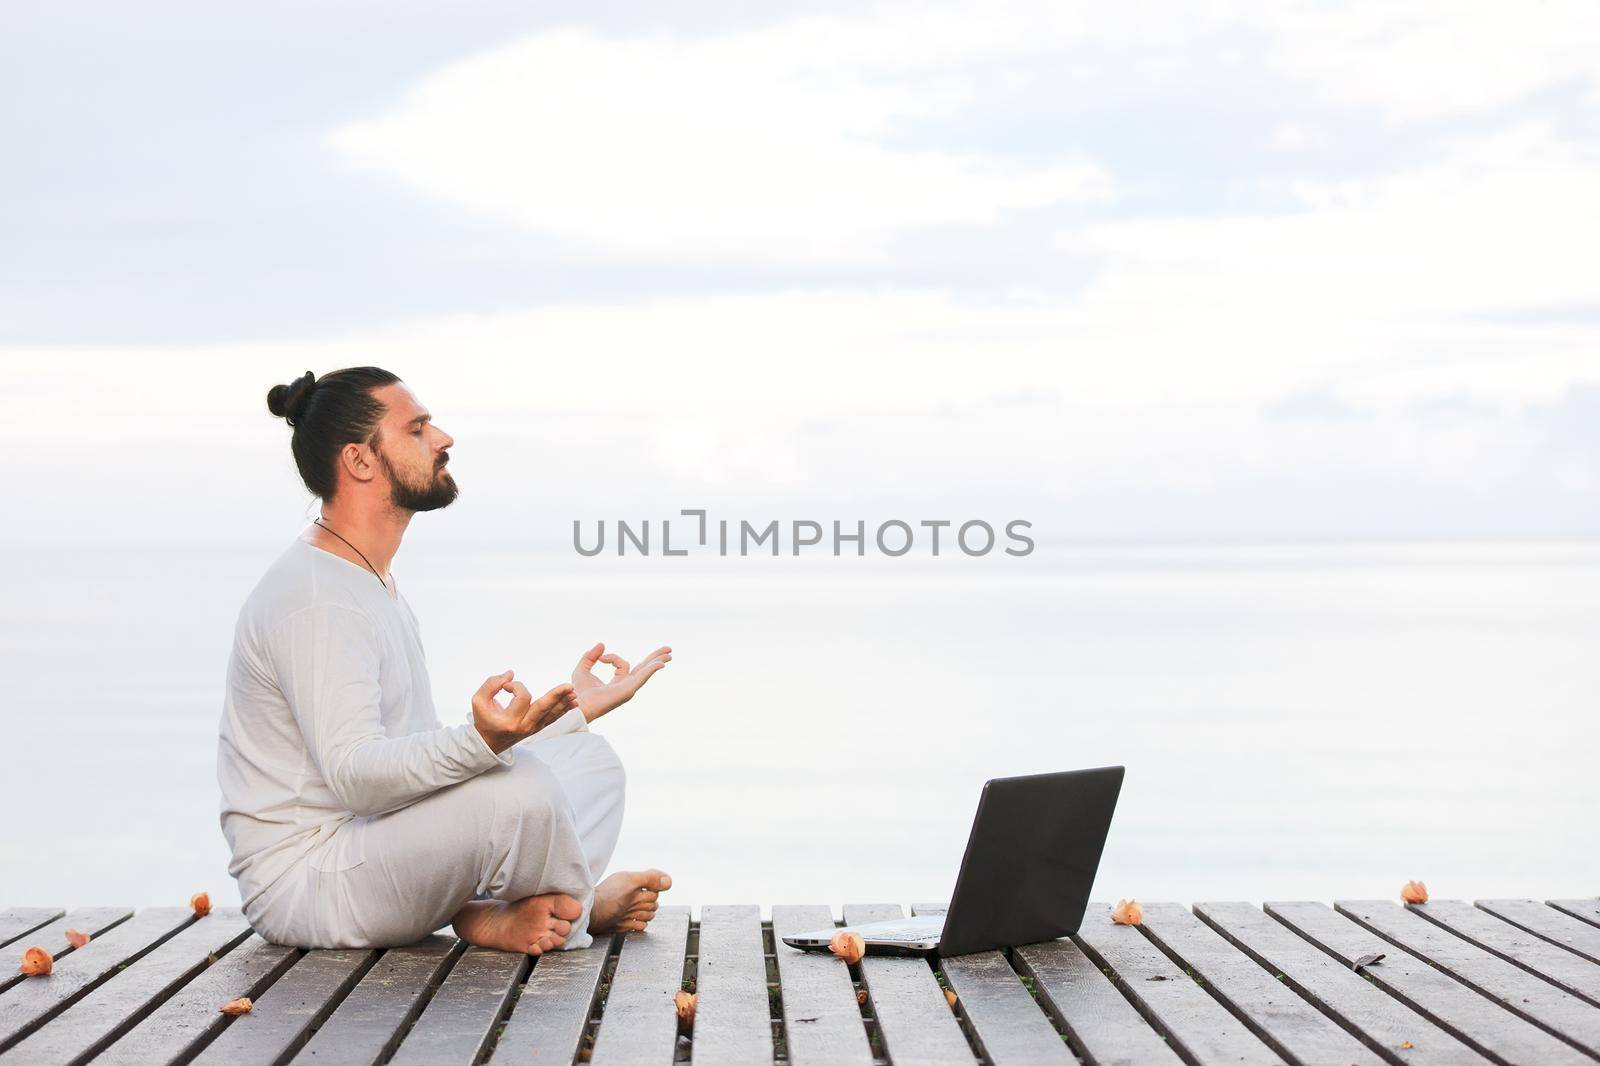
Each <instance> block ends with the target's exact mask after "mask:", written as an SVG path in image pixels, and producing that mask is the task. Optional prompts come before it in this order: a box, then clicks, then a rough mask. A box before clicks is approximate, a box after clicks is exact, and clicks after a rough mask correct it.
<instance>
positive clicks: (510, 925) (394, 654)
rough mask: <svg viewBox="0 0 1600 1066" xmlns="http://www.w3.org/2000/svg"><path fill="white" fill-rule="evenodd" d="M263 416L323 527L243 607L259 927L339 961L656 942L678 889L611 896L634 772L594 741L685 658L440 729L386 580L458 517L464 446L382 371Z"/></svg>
mask: <svg viewBox="0 0 1600 1066" xmlns="http://www.w3.org/2000/svg"><path fill="white" fill-rule="evenodd" d="M267 407H268V409H269V410H271V412H272V413H273V414H275V415H278V416H280V417H282V418H285V419H287V420H288V423H289V425H291V426H292V427H294V437H293V442H292V450H293V452H294V460H295V465H296V466H297V467H298V468H299V471H300V477H301V479H302V480H303V481H304V482H305V483H306V487H307V488H308V489H310V490H311V492H312V493H313V494H314V495H316V496H317V497H319V498H320V500H321V503H322V507H321V514H320V515H319V516H318V518H317V519H316V520H315V522H313V524H312V525H311V526H310V527H308V528H307V529H306V531H305V532H304V533H303V534H301V536H300V537H299V539H297V540H295V541H294V542H293V543H292V544H290V545H289V548H288V550H287V551H285V552H284V553H283V554H282V555H281V556H279V558H278V560H277V561H276V562H275V563H273V564H272V566H271V567H270V568H268V570H267V573H266V576H265V577H263V578H262V579H261V582H260V584H258V585H257V586H256V587H255V590H254V591H253V592H251V593H250V597H249V599H247V600H246V601H245V605H244V609H243V610H242V611H240V613H239V623H238V626H237V628H236V630H235V633H234V642H233V654H232V656H231V657H230V659H229V661H228V679H227V694H226V697H225V700H224V703H223V710H222V727H221V737H220V740H219V743H218V745H217V778H218V781H219V782H220V784H221V786H222V831H223V834H224V835H225V836H226V837H227V838H228V845H229V847H230V848H232V851H233V861H232V863H231V864H230V866H229V873H231V874H232V875H233V876H234V877H235V878H237V879H238V882H239V891H240V895H241V896H242V897H243V900H244V913H245V915H246V917H248V918H249V919H250V924H251V925H252V926H254V927H255V929H256V931H257V932H259V933H260V934H261V935H262V936H264V937H266V938H267V939H269V940H273V941H276V942H278V943H282V944H291V945H295V946H298V947H307V948H311V947H324V948H332V947H390V946H394V945H397V944H407V943H411V942H412V941H415V940H417V939H419V938H420V937H422V936H424V935H426V934H427V933H429V932H432V931H433V930H435V929H438V928H439V927H441V926H443V925H444V924H445V923H446V922H450V923H452V924H453V925H454V926H455V931H456V933H457V934H458V935H459V936H460V937H461V938H462V939H464V940H467V941H469V942H471V943H473V944H478V945H481V946H483V947H489V948H500V949H503V950H507V951H522V952H527V953H529V954H534V955H537V954H539V953H541V952H544V951H550V950H552V949H555V948H580V947H586V946H587V945H588V944H589V943H590V942H591V939H592V937H593V936H594V935H598V934H608V933H611V932H615V931H618V930H636V929H643V928H644V927H645V924H646V923H647V922H649V921H650V919H651V918H652V917H653V916H654V915H655V911H656V897H657V894H658V893H659V892H662V891H664V890H665V889H666V888H668V887H669V886H670V885H671V883H672V881H671V878H669V877H668V876H667V875H666V874H664V873H662V872H661V871H660V870H643V871H629V872H618V873H613V874H612V875H611V876H609V877H606V878H605V879H604V880H601V874H602V873H603V872H604V871H605V868H606V864H607V863H609V862H610V861H611V852H612V849H613V848H615V846H616V843H617V834H618V832H619V831H620V829H621V827H622V798H623V797H622V792H623V772H622V764H621V762H620V761H619V760H618V759H617V756H616V753H615V752H613V751H612V750H611V746H610V745H609V744H607V743H606V741H605V740H604V738H602V737H601V736H600V735H599V734H597V733H593V732H590V731H589V729H588V726H589V723H591V722H593V721H594V720H595V719H596V718H599V717H600V716H601V715H603V714H605V713H606V712H608V711H611V710H614V709H616V708H617V707H618V706H619V705H621V704H623V703H625V702H627V701H628V700H629V699H631V698H632V697H633V695H634V694H635V693H636V692H638V691H639V687H640V686H641V685H643V684H644V683H645V682H646V681H648V680H649V679H650V676H651V675H652V674H654V673H655V672H656V671H657V670H660V669H661V668H662V667H663V666H665V665H666V664H667V663H668V662H670V661H671V659H672V649H671V648H658V649H656V650H655V651H653V652H651V653H650V655H649V656H648V657H647V658H646V659H645V660H644V661H643V662H641V663H640V664H639V665H637V666H630V665H629V664H628V663H627V662H624V661H623V660H622V659H620V658H618V657H617V656H615V655H612V654H609V653H607V652H606V650H605V647H604V645H601V644H596V645H595V646H594V647H593V648H590V649H589V650H588V651H587V652H585V653H584V655H583V658H582V659H581V660H579V662H578V666H577V669H576V670H574V671H573V675H572V683H571V684H563V685H557V686H556V687H555V688H552V689H550V690H549V691H548V692H546V693H544V695H542V696H537V697H536V696H534V695H533V693H531V692H530V691H529V690H528V689H527V687H526V686H524V685H523V683H522V682H521V681H518V680H517V679H516V677H515V675H514V674H513V673H512V671H510V670H507V671H505V672H504V673H500V674H495V675H494V676H492V677H490V678H489V679H488V680H486V681H485V682H484V683H483V685H482V686H481V687H480V688H479V689H478V691H477V692H476V693H474V694H473V696H472V698H471V716H470V719H469V720H466V721H462V722H461V723H460V724H458V725H451V726H445V725H441V724H440V723H439V719H438V717H437V715H436V714H435V713H434V706H433V693H432V691H431V690H430V688H429V684H428V669H427V664H426V662H425V661H424V659H423V653H422V640H421V636H420V634H419V631H418V626H417V618H416V616H415V615H414V614H412V612H411V607H410V606H409V605H408V604H407V603H406V601H405V599H404V598H403V597H402V596H401V595H400V590H399V587H398V586H397V585H396V583H395V580H394V577H393V576H392V575H391V574H390V573H389V564H390V562H391V561H392V560H393V559H394V556H395V553H396V552H397V551H398V550H399V548H400V540H401V538H402V537H403V536H404V535H405V531H406V527H407V526H408V525H409V524H410V522H411V518H412V516H413V515H415V514H416V513H417V512H418V511H432V510H435V509H437V508H440V507H444V506H447V505H448V504H449V503H450V502H451V501H453V500H454V499H455V498H456V493H457V487H456V483H455V479H454V478H452V477H451V475H450V473H449V472H448V471H447V470H446V469H445V466H446V463H447V462H448V461H449V453H448V452H447V451H446V449H448V448H449V447H450V446H451V445H452V444H454V443H455V442H454V441H453V440H452V439H451V438H450V436H449V434H447V433H445V432H444V431H443V430H442V429H440V428H439V427H438V426H436V425H434V424H433V422H432V420H431V418H430V416H429V414H428V411H427V409H426V408H425V407H423V406H422V404H420V403H419V402H418V401H417V398H416V396H415V395H414V394H413V393H412V392H411V390H410V389H409V388H408V387H407V386H406V385H405V384H404V383H403V382H401V381H400V379H399V378H397V377H396V376H395V375H393V374H391V373H389V372H388V371H386V370H380V369H378V368H376V367H356V368H353V369H349V370H339V371H336V372H334V373H332V374H328V375H325V376H324V377H322V378H320V379H318V378H316V377H314V376H313V375H312V374H311V373H310V372H307V373H306V374H305V376H304V377H302V378H300V379H298V380H296V381H294V382H293V383H291V384H288V385H279V386H276V387H275V388H273V389H272V390H271V391H270V392H269V393H268V394H267ZM502 609H505V610H512V611H515V610H539V609H540V607H539V606H538V605H536V604H527V605H519V604H514V603H512V604H505V605H503V608H502ZM489 621H490V622H491V624H492V617H491V618H490V619H489ZM600 663H605V664H607V665H608V666H610V667H611V668H612V671H613V675H612V677H611V678H610V679H609V680H607V681H601V680H600V679H599V678H598V677H596V676H595V674H594V673H593V671H594V669H595V668H596V667H597V665H598V664H600ZM502 696H504V697H506V698H505V701H504V702H502V700H501V697H502ZM465 702H466V701H465V700H463V703H465ZM466 709H467V708H466V707H463V708H462V711H466Z"/></svg>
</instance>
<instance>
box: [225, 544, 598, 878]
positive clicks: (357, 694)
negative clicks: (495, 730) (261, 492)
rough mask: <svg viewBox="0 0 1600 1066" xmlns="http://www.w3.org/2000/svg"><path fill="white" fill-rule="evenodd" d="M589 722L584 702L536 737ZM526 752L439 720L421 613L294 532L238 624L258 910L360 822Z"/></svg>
mask: <svg viewBox="0 0 1600 1066" xmlns="http://www.w3.org/2000/svg"><path fill="white" fill-rule="evenodd" d="M464 700H465V697H464V696H463V701H464ZM584 728H585V724H584V717H583V712H582V711H580V710H577V709H574V710H571V711H568V712H567V713H566V714H565V715H564V716H562V717H561V718H560V719H559V720H558V721H556V722H554V723H552V724H551V725H549V726H547V727H545V728H544V729H542V730H540V732H539V733H538V735H537V737H535V738H533V739H534V740H535V741H537V740H544V739H547V738H549V737H553V736H558V735H560V734H563V733H570V732H572V731H573V730H580V729H584ZM530 742H531V741H530ZM514 750H515V749H514V748H513V749H508V750H507V751H505V752H502V753H501V754H499V755H496V754H495V753H494V752H493V751H492V750H491V749H490V748H489V746H488V744H486V743H485V742H484V740H483V737H482V736H481V735H480V734H479V733H478V731H477V729H476V728H475V727H474V726H473V724H472V722H471V718H470V712H469V715H468V720H467V721H465V722H463V723H462V724H460V725H454V726H442V725H441V724H440V723H439V719H438V716H437V715H436V714H435V712H434V706H433V692H432V689H431V688H430V686H429V682H428V669H427V663H426V661H425V660H424V657H423V652H422V639H421V635H420V633H419V631H418V626H417V618H416V615H415V614H413V613H412V611H411V607H410V605H409V604H407V603H406V601H405V599H404V597H402V596H401V595H400V594H399V590H398V589H395V590H393V591H391V590H390V589H389V588H388V587H386V586H385V585H383V584H382V583H381V582H380V581H379V580H378V578H377V576H376V575H375V574H373V573H372V571H370V570H367V569H366V568H364V567H362V566H359V565H357V564H355V563H352V562H349V561H348V560H345V559H342V558H340V557H339V556H337V555H334V554H332V553H331V552H326V551H323V550H322V549H321V548H317V547H314V546H313V545H311V544H308V543H306V542H305V541H303V540H296V541H295V542H294V543H293V544H291V545H290V546H289V549H288V550H287V551H285V552H284V553H283V555H281V556H280V557H279V558H278V560H277V561H276V562H274V563H273V564H272V566H271V567H270V568H269V569H268V570H267V573H266V575H265V576H264V577H263V578H262V579H261V581H260V583H259V584H257V585H256V587H255V589H254V591H252V592H251V593H250V597H249V599H247V600H246V601H245V604H244V608H243V609H242V610H241V611H240V612H239V622H238V625H237V626H236V628H235V630H234V638H233V654H232V655H231V656H230V657H229V660H228V679H227V690H226V695H225V697H224V701H223V708H222V725H221V734H220V737H219V740H218V745H217V780H218V783H219V784H220V785H221V787H222V832H223V834H224V835H225V836H226V837H227V839H228V845H229V847H230V848H231V849H232V851H233V861H232V862H231V863H230V865H229V867H228V872H229V873H231V874H232V875H233V876H234V877H235V878H237V879H238V882H239V893H240V895H241V896H242V897H243V899H244V902H245V903H246V904H247V905H248V904H249V903H250V902H251V901H252V900H253V899H254V898H255V897H256V896H258V895H259V894H260V893H261V892H262V891H264V890H265V889H266V888H267V887H268V886H270V885H271V884H272V883H273V882H274V881H276V880H277V879H278V878H279V877H280V876H281V875H282V874H283V873H284V871H286V870H288V869H289V868H291V867H292V866H293V865H294V864H295V863H297V862H299V861H301V860H303V859H305V858H306V857H307V856H309V855H311V854H312V853H314V852H316V851H317V850H318V849H319V848H321V847H323V846H325V845H326V844H327V843H328V842H329V841H330V840H331V838H332V837H333V834H334V832H335V831H336V830H337V829H338V828H339V826H340V825H342V824H343V823H345V822H347V821H349V820H350V819H351V818H356V817H362V816H367V815H375V814H382V813H385V812H387V811H392V810H396V809H398V808H400V807H404V806H406V805H407V804H409V803H413V802H415V801H416V800H419V799H421V798H422V797H424V796H426V795H428V794H429V793H432V792H435V791H437V790H439V789H441V788H445V787H447V786H449V785H453V784H456V783H458V782H460V781H465V780H467V779H468V778H470V777H473V776H474V775H476V774H480V773H482V772H483V771H484V770H487V769H489V768H490V767H493V766H498V765H500V764H502V763H505V764H509V763H510V762H511V761H512V758H513V751H514Z"/></svg>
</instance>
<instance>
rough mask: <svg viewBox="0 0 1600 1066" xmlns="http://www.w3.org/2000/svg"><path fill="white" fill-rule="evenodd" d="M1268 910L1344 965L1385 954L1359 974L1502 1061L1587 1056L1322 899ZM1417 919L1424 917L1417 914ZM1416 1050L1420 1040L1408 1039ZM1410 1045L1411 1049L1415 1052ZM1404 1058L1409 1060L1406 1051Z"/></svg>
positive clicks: (1573, 1059) (1272, 905)
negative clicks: (1398, 946)
mask: <svg viewBox="0 0 1600 1066" xmlns="http://www.w3.org/2000/svg"><path fill="white" fill-rule="evenodd" d="M1266 909H1267V913H1268V914H1271V915H1272V916H1273V917H1274V918H1276V919H1278V920H1279V921H1281V922H1283V923H1284V924H1285V925H1287V926H1288V927H1289V928H1291V929H1293V930H1295V931H1296V932H1298V933H1299V934H1300V935H1301V936H1303V937H1305V938H1306V939H1307V940H1309V941H1311V942H1312V943H1313V944H1316V945H1317V946H1319V947H1321V948H1322V949H1323V950H1324V951H1326V952H1328V953H1329V954H1331V955H1332V956H1333V957H1334V958H1336V959H1337V960H1338V961H1340V962H1341V963H1343V964H1344V965H1346V966H1349V965H1351V964H1352V963H1354V962H1355V960H1356V959H1359V958H1361V957H1362V956H1364V955H1380V954H1381V955H1383V956H1384V959H1383V961H1382V962H1380V963H1377V964H1374V965H1371V966H1367V967H1365V968H1364V970H1363V972H1364V973H1365V974H1366V975H1367V977H1368V978H1369V979H1370V980H1371V981H1372V982H1373V983H1374V984H1376V985H1378V986H1379V987H1381V988H1383V989H1384V990H1385V991H1387V992H1389V993H1390V994H1391V995H1394V996H1396V997H1397V998H1399V999H1400V1000H1401V1001H1402V1002H1404V1003H1405V1004H1407V1005H1408V1006H1410V1007H1412V1008H1414V1009H1416V1010H1418V1011H1420V1012H1422V1013H1424V1014H1426V1015H1427V1016H1428V1017H1429V1018H1430V1019H1432V1020H1433V1021H1435V1022H1437V1023H1438V1024H1440V1025H1441V1026H1443V1027H1444V1028H1446V1029H1448V1030H1450V1032H1451V1033H1453V1034H1454V1035H1455V1036H1457V1037H1458V1038H1460V1039H1462V1040H1464V1041H1466V1042H1467V1043H1469V1044H1471V1045H1472V1046H1473V1047H1474V1048H1476V1049H1477V1050H1478V1051H1479V1052H1481V1053H1482V1054H1485V1055H1488V1056H1490V1057H1491V1058H1495V1059H1498V1060H1499V1061H1500V1062H1512V1063H1524V1062H1538V1063H1547V1062H1548V1063H1557V1062H1560V1063H1585V1062H1587V1061H1588V1059H1587V1057H1585V1056H1583V1055H1581V1054H1580V1053H1579V1052H1577V1051H1575V1050H1574V1049H1573V1048H1572V1046H1571V1045H1570V1044H1567V1043H1565V1042H1564V1041H1562V1040H1559V1039H1557V1038H1556V1037H1554V1036H1552V1035H1550V1034H1549V1033H1547V1032H1545V1031H1544V1030H1543V1029H1541V1028H1539V1027H1538V1026H1536V1025H1533V1024H1532V1023H1530V1022H1528V1021H1526V1020H1525V1019H1523V1018H1519V1017H1517V1016H1516V1015H1515V1014H1512V1013H1511V1012H1509V1011H1505V1010H1501V1009H1500V1008H1499V1007H1497V1006H1496V1005H1495V1003H1494V1001H1493V1000H1490V999H1486V998H1485V997H1483V996H1481V995H1479V994H1478V993H1477V992H1475V991H1473V990H1472V989H1470V988H1468V987H1467V986H1466V985H1464V984H1462V983H1461V982H1459V981H1457V980H1455V979H1454V978H1452V977H1450V976H1449V975H1447V974H1445V973H1444V972H1443V971H1441V970H1436V969H1434V968H1433V967H1432V966H1430V965H1428V963H1426V962H1425V961H1423V960H1422V959H1419V958H1417V957H1416V956H1415V955H1412V954H1411V953H1410V952H1406V951H1402V950H1400V949H1398V948H1396V947H1395V946H1394V945H1393V944H1391V943H1390V942H1389V941H1387V940H1384V939H1383V938H1381V937H1379V936H1377V935H1376V934H1374V933H1372V932H1371V931H1369V930H1368V929H1366V928H1364V927H1362V926H1360V925H1358V924H1356V923H1355V922H1354V921H1351V920H1350V919H1349V918H1347V917H1345V916H1344V915H1342V914H1339V913H1337V912H1336V911H1334V909H1333V908H1332V907H1329V906H1328V905H1327V904H1324V903H1268V904H1267V905H1266ZM1417 921H1419V922H1420V921H1422V919H1420V918H1418V919H1417ZM1407 1039H1408V1040H1410V1042H1411V1043H1412V1044H1414V1045H1416V1049H1421V1048H1422V1047H1423V1046H1424V1045H1423V1041H1421V1040H1418V1039H1417V1038H1416V1037H1408V1038H1407ZM1416 1049H1414V1050H1416ZM1407 1058H1408V1059H1409V1058H1410V1055H1409V1054H1408V1056H1407Z"/></svg>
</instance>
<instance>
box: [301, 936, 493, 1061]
mask: <svg viewBox="0 0 1600 1066" xmlns="http://www.w3.org/2000/svg"><path fill="white" fill-rule="evenodd" d="M466 948H467V943H466V941H464V940H456V938H454V936H448V935H442V933H430V935H427V936H424V938H422V940H419V941H416V943H414V944H406V946H405V948H390V949H387V951H384V952H382V954H381V956H379V957H378V962H374V964H373V965H371V968H370V970H368V972H366V973H363V975H362V980H360V981H357V983H355V988H352V989H350V992H349V994H347V996H346V997H344V999H341V1000H339V1005H338V1007H334V1010H333V1013H331V1015H328V1020H326V1021H323V1023H322V1024H320V1026H317V1032H314V1034H312V1037H310V1040H307V1042H306V1047H302V1048H301V1050H299V1055H296V1056H294V1061H298V1063H317V1064H318V1066H370V1064H371V1063H378V1061H382V1060H386V1058H389V1056H390V1055H394V1050H395V1048H397V1047H398V1045H400V1039H402V1037H403V1036H405V1032H406V1029H408V1028H410V1026H411V1023H413V1021H414V1020H416V1016H418V1013H421V1010H422V1004H426V1002H427V999H429V996H432V994H434V989H437V988H438V984H440V983H442V981H443V980H445V973H448V970H450V967H451V965H454V962H456V959H458V956H461V952H462V951H466Z"/></svg>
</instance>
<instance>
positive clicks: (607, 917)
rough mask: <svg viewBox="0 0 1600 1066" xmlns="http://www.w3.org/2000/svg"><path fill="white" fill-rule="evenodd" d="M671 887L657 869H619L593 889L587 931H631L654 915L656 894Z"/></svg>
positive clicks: (646, 923)
mask: <svg viewBox="0 0 1600 1066" xmlns="http://www.w3.org/2000/svg"><path fill="white" fill-rule="evenodd" d="M671 887H672V878H671V877H668V876H667V875H666V874H664V873H662V872H661V871H660V870H618V871H617V872H616V873H614V874H612V875H611V876H610V877H608V878H606V879H605V880H604V881H601V882H600V883H599V884H598V885H596V886H595V889H594V905H593V906H592V907H590V908H589V932H591V933H631V932H637V931H639V930H640V929H643V928H644V927H645V926H646V925H648V924H649V922H650V919H652V918H654V917H655V916H656V897H657V896H658V895H660V894H661V893H663V892H665V891H666V890H667V889H669V888H671Z"/></svg>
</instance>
